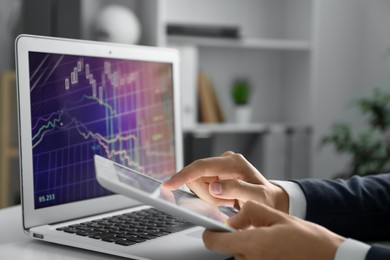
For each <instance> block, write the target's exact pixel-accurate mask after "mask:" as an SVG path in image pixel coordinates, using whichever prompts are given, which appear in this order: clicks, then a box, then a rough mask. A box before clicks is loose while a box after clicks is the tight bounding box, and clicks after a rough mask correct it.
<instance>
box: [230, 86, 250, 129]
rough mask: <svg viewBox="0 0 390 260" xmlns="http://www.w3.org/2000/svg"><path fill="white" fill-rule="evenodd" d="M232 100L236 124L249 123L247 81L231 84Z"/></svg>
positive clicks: (248, 90) (248, 89) (248, 88)
mask: <svg viewBox="0 0 390 260" xmlns="http://www.w3.org/2000/svg"><path fill="white" fill-rule="evenodd" d="M232 98H233V102H234V104H235V111H236V122H237V123H249V122H250V121H251V116H252V109H251V107H250V105H249V98H250V86H249V83H248V81H247V80H244V79H238V80H236V81H235V82H234V83H233V86H232Z"/></svg>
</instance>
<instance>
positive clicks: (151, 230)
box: [16, 35, 229, 260]
mask: <svg viewBox="0 0 390 260" xmlns="http://www.w3.org/2000/svg"><path fill="white" fill-rule="evenodd" d="M16 61H17V63H16V64H17V79H18V110H19V111H18V114H19V129H20V130H19V137H20V147H19V148H20V149H19V152H20V169H21V170H20V171H21V190H22V194H21V195H22V209H23V229H24V231H25V233H26V234H27V235H29V236H30V237H32V238H34V239H39V240H43V241H48V242H53V243H58V244H63V245H67V246H73V247H78V248H84V249H88V250H93V251H98V252H102V253H107V254H112V255H117V256H122V257H126V258H131V259H158V260H164V259H169V260H172V259H226V258H229V257H228V256H226V255H220V254H217V253H214V252H211V251H209V250H207V249H206V248H205V246H204V244H203V241H202V233H203V228H202V227H199V226H194V225H193V224H191V223H188V222H186V221H183V220H181V219H175V218H173V217H172V216H170V215H169V214H165V213H163V212H161V211H158V210H156V209H154V208H151V207H150V206H148V205H143V204H141V203H139V202H137V201H135V200H133V199H131V198H127V197H124V196H121V195H117V194H113V193H111V192H110V191H108V190H106V189H104V188H103V187H102V186H100V185H99V184H98V182H97V181H96V176H95V168H94V161H93V157H94V155H95V154H97V155H100V156H103V157H106V158H109V159H111V160H114V161H116V162H118V163H120V164H123V165H126V166H127V167H129V168H132V169H135V170H137V171H140V172H142V173H144V174H146V175H149V176H152V177H153V178H156V179H159V180H165V179H167V178H169V177H170V176H172V175H173V174H174V173H175V172H177V171H178V170H179V169H180V168H181V167H182V166H183V156H182V154H183V149H182V145H183V144H182V131H181V127H180V109H179V108H180V106H179V99H180V94H179V85H178V82H179V81H178V62H179V57H178V54H177V51H175V50H173V49H168V48H157V47H146V46H130V45H120V44H112V43H110V44H108V43H102V42H92V41H81V40H72V39H61V38H52V37H41V36H33V35H21V36H19V37H18V38H17V40H16Z"/></svg>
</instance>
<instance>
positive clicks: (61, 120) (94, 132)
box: [29, 52, 175, 208]
mask: <svg viewBox="0 0 390 260" xmlns="http://www.w3.org/2000/svg"><path fill="white" fill-rule="evenodd" d="M29 59H30V75H31V77H30V86H31V88H30V91H31V114H32V122H31V125H32V147H33V170H34V193H35V208H43V207H47V206H52V205H58V204H63V203H69V202H74V201H79V200H83V199H89V198H95V197H99V196H104V195H108V194H110V193H109V192H108V191H107V190H105V189H103V188H101V187H100V185H99V184H98V183H97V182H96V179H95V172H94V165H93V155H94V154H100V155H102V156H105V157H107V158H110V159H113V160H115V161H117V162H120V163H122V164H125V165H127V166H128V167H131V168H133V169H136V170H138V171H141V172H144V173H145V174H148V175H151V176H153V177H155V178H158V179H164V178H166V177H169V176H171V175H172V174H173V173H174V172H175V154H174V150H175V149H174V133H173V123H174V122H173V86H172V71H171V64H168V63H156V62H145V61H133V60H119V59H107V58H96V57H81V56H71V55H63V54H47V53H37V52H30V53H29Z"/></svg>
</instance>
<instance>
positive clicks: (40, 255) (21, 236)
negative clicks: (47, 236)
mask: <svg viewBox="0 0 390 260" xmlns="http://www.w3.org/2000/svg"><path fill="white" fill-rule="evenodd" d="M0 234H1V236H0V252H1V253H0V258H1V259H2V260H8V259H10V260H11V259H20V260H36V259H40V260H45V259H50V260H74V259H97V260H100V259H102V260H103V259H113V260H123V259H124V258H122V257H116V256H112V255H107V254H102V253H97V252H93V251H89V250H83V249H78V248H74V247H68V246H62V245H57V244H52V243H48V242H44V241H38V240H35V239H32V238H30V237H28V236H27V235H26V234H25V233H24V232H23V228H22V209H21V206H20V205H18V206H13V207H9V208H5V209H1V210H0Z"/></svg>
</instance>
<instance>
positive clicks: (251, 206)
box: [227, 201, 285, 229]
mask: <svg viewBox="0 0 390 260" xmlns="http://www.w3.org/2000/svg"><path fill="white" fill-rule="evenodd" d="M284 219H285V217H284V213H282V212H280V211H277V210H275V209H273V208H270V207H268V206H266V205H264V204H260V203H257V202H254V201H248V202H247V203H245V204H244V206H243V207H242V209H241V210H240V212H238V214H237V215H235V216H234V217H231V218H230V219H228V220H227V224H228V225H230V226H231V227H232V228H235V229H246V228H249V227H251V226H253V227H270V226H273V225H275V224H278V223H280V222H281V221H283V220H284Z"/></svg>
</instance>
